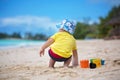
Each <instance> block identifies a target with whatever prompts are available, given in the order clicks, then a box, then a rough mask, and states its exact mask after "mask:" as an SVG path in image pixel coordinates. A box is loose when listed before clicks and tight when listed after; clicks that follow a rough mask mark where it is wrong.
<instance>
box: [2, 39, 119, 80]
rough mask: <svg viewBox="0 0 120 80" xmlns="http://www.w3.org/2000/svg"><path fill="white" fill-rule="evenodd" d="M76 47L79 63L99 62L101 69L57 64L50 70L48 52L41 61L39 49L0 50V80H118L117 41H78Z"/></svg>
mask: <svg viewBox="0 0 120 80" xmlns="http://www.w3.org/2000/svg"><path fill="white" fill-rule="evenodd" d="M77 47H78V55H79V56H78V57H79V61H80V60H82V59H91V58H101V59H104V60H105V65H103V66H101V67H99V68H95V69H90V68H81V67H80V66H78V67H76V68H63V67H62V65H63V62H57V63H56V64H55V69H50V68H48V62H49V56H48V53H47V50H48V49H49V48H48V49H47V50H46V52H45V55H44V56H43V57H39V48H40V46H29V47H16V48H8V49H7V48H6V49H0V80H120V40H78V41H77ZM70 66H71V64H70Z"/></svg>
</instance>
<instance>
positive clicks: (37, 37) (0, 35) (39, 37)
mask: <svg viewBox="0 0 120 80" xmlns="http://www.w3.org/2000/svg"><path fill="white" fill-rule="evenodd" d="M5 38H15V39H29V40H46V39H47V36H46V35H44V34H38V33H37V34H34V35H33V34H32V33H30V32H27V33H25V34H24V37H22V36H21V34H20V33H17V32H14V33H13V34H7V33H0V39H5Z"/></svg>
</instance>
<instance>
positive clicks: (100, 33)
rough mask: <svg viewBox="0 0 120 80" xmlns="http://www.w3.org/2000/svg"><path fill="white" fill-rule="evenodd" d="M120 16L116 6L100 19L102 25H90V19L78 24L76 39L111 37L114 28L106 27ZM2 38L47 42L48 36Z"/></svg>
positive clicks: (4, 34) (5, 36)
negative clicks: (111, 20) (110, 21)
mask: <svg viewBox="0 0 120 80" xmlns="http://www.w3.org/2000/svg"><path fill="white" fill-rule="evenodd" d="M118 16H120V5H119V6H114V7H113V8H112V9H111V10H110V11H109V12H108V15H107V16H106V17H99V20H100V23H93V24H89V21H90V18H86V20H85V21H84V22H77V25H76V29H75V32H74V34H73V36H74V37H75V38H76V39H86V38H88V39H90V38H105V37H107V36H108V35H109V32H110V30H111V29H112V26H110V25H105V24H106V23H107V22H108V21H109V20H110V19H112V18H113V17H118ZM1 38H18V39H34V40H46V39H47V38H48V36H46V35H45V34H39V33H37V34H35V35H33V34H32V33H30V32H27V33H25V36H24V37H22V36H21V35H20V33H13V34H11V35H9V34H7V33H0V39H1Z"/></svg>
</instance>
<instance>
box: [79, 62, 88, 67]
mask: <svg viewBox="0 0 120 80" xmlns="http://www.w3.org/2000/svg"><path fill="white" fill-rule="evenodd" d="M80 67H81V68H89V60H80Z"/></svg>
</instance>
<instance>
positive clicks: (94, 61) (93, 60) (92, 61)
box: [90, 58, 101, 67]
mask: <svg viewBox="0 0 120 80" xmlns="http://www.w3.org/2000/svg"><path fill="white" fill-rule="evenodd" d="M90 62H91V63H94V64H96V67H101V59H99V58H96V59H90Z"/></svg>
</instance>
